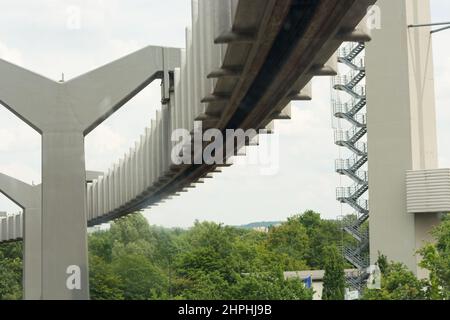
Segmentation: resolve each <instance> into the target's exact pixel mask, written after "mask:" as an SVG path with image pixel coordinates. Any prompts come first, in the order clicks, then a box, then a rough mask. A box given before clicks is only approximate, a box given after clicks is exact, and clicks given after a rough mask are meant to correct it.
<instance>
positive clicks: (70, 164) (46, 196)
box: [0, 46, 180, 299]
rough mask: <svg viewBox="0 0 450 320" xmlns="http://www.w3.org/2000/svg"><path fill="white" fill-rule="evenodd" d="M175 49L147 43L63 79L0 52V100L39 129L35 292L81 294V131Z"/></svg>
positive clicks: (85, 294)
mask: <svg viewBox="0 0 450 320" xmlns="http://www.w3.org/2000/svg"><path fill="white" fill-rule="evenodd" d="M179 55H180V53H179V49H167V48H161V47H151V46H150V47H146V48H144V49H142V50H140V51H137V52H135V53H133V54H131V55H128V56H126V57H124V58H122V59H119V60H116V61H114V62H112V63H110V64H108V65H106V66H104V67H101V68H99V69H96V70H94V71H91V72H89V73H87V74H85V75H82V76H80V77H77V78H75V79H73V80H70V81H68V82H65V83H58V82H54V81H51V80H49V79H47V78H44V77H42V76H39V75H37V74H34V73H32V72H30V71H28V70H25V69H22V68H20V67H17V66H15V65H13V64H11V63H8V62H6V61H3V60H0V102H1V103H2V104H3V105H5V106H6V108H8V109H9V110H11V111H12V112H13V113H15V114H16V115H17V116H18V117H19V118H21V119H22V120H23V121H25V122H26V123H28V124H29V125H30V126H32V127H33V128H34V129H35V130H37V131H38V132H39V133H40V134H41V135H42V298H43V299H88V298H89V282H88V258H87V235H86V233H87V232H86V185H85V181H86V175H85V170H86V169H85V157H84V137H85V136H86V135H87V134H88V133H89V132H91V131H92V130H93V129H94V128H95V127H96V126H98V125H99V124H100V123H101V122H103V121H104V120H105V119H107V118H108V117H109V116H110V115H111V114H113V113H114V112H115V111H116V110H118V109H119V108H120V107H122V106H123V105H124V104H125V103H126V102H127V101H128V100H130V99H131V98H132V97H133V96H135V95H136V94H137V93H139V92H140V91H141V90H142V89H144V88H145V87H146V86H147V85H149V84H150V83H151V82H152V81H153V80H155V79H158V78H160V79H164V83H168V81H166V78H168V71H169V70H173V68H175V67H178V66H177V65H174V64H175V63H176V61H179ZM106 143H107V142H106Z"/></svg>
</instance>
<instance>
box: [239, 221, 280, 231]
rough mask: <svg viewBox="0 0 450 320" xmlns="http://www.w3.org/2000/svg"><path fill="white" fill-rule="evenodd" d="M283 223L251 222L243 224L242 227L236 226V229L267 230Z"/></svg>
mask: <svg viewBox="0 0 450 320" xmlns="http://www.w3.org/2000/svg"><path fill="white" fill-rule="evenodd" d="M281 223H283V222H282V221H263V222H252V223H249V224H245V225H242V226H237V228H241V229H256V228H268V227H272V226H277V225H279V224H281Z"/></svg>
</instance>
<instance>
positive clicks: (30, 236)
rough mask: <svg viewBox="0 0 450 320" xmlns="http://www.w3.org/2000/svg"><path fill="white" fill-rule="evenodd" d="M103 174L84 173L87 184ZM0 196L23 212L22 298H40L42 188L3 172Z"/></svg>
mask: <svg viewBox="0 0 450 320" xmlns="http://www.w3.org/2000/svg"><path fill="white" fill-rule="evenodd" d="M101 175H103V173H102V172H95V171H87V172H86V182H90V181H92V180H94V179H97V178H98V177H99V176H101ZM0 193H2V194H4V195H5V196H6V197H7V198H9V199H10V200H11V201H13V202H14V203H15V204H17V205H18V206H19V207H21V208H22V210H23V215H22V219H23V230H22V234H23V243H24V250H23V298H24V299H25V300H39V299H41V287H42V280H41V277H42V275H41V273H42V257H41V256H42V252H41V242H42V238H41V237H42V234H41V215H42V209H41V208H42V205H41V197H42V192H41V185H37V186H32V185H29V184H27V183H25V182H22V181H20V180H17V179H15V178H12V177H10V176H7V175H5V174H3V173H0Z"/></svg>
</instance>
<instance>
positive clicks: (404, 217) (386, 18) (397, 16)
mask: <svg viewBox="0 0 450 320" xmlns="http://www.w3.org/2000/svg"><path fill="white" fill-rule="evenodd" d="M377 5H378V6H379V7H380V9H381V10H380V14H381V15H380V18H381V29H379V30H373V31H372V41H371V42H370V43H368V44H367V50H366V69H367V103H368V110H367V116H368V118H367V119H368V123H367V126H368V147H369V155H370V157H369V198H370V212H371V213H370V251H371V261H372V263H374V262H375V261H376V259H377V256H378V252H380V253H382V254H384V255H386V256H387V257H388V259H390V260H394V261H398V262H402V263H404V264H406V266H408V268H409V269H411V270H412V271H413V272H414V273H416V274H417V275H418V276H419V277H424V276H426V274H425V273H424V272H423V270H421V269H420V268H419V267H418V259H420V258H419V257H418V256H417V255H415V252H416V251H417V249H419V248H420V247H421V246H422V245H423V242H424V241H427V240H431V239H430V235H429V231H430V230H431V229H432V227H433V226H435V225H436V224H438V223H439V214H438V213H416V214H409V213H407V208H406V183H405V180H406V172H407V170H423V169H436V168H437V167H438V155H437V137H436V112H435V93H434V75H433V73H434V70H433V56H432V39H431V34H430V29H429V28H408V25H411V24H425V23H430V19H431V14H430V3H429V0H379V1H378V2H377Z"/></svg>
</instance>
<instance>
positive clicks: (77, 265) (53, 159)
mask: <svg viewBox="0 0 450 320" xmlns="http://www.w3.org/2000/svg"><path fill="white" fill-rule="evenodd" d="M42 151H43V153H42V181H43V183H42V200H43V202H42V204H43V206H42V209H43V212H45V214H44V215H43V216H42V235H43V237H42V258H43V259H42V266H43V269H42V272H43V273H42V279H43V282H42V289H43V295H42V298H43V299H51V300H54V299H87V298H88V297H89V274H88V263H87V261H88V256H87V229H86V226H87V221H86V209H85V208H86V176H85V172H86V168H85V160H84V135H83V133H82V132H81V131H79V132H77V131H68V132H65V131H62V130H58V132H45V133H44V134H43V135H42ZM58 239H59V240H58Z"/></svg>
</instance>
